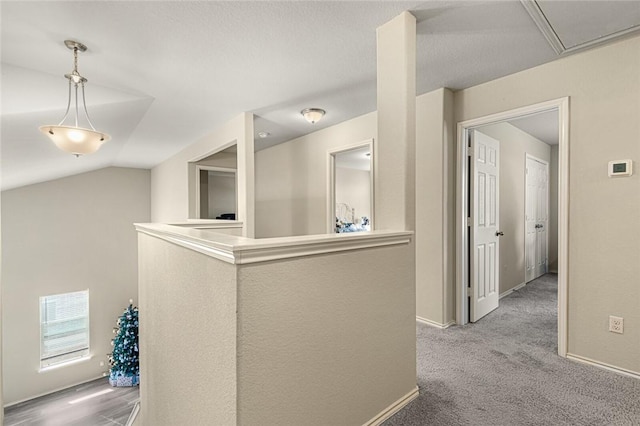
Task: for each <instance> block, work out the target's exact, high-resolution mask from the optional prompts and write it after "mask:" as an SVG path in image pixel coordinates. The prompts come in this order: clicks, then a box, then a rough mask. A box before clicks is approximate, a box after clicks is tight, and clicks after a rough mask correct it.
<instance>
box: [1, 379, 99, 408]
mask: <svg viewBox="0 0 640 426" xmlns="http://www.w3.org/2000/svg"><path fill="white" fill-rule="evenodd" d="M103 377H107V376H105V375H104V374H102V375H100V376H98V377H94V378H93V379H88V380H85V381H82V382H78V383H74V384H72V385H68V386H63V387H61V388H57V389H52V390H50V391H47V392H44V393H39V394H37V395H33V396H30V397H28V398H24V399H20V400H18V401H12V402H10V403H8V404H6V405H5V406H4V408H7V407H11V406H13V405H16V404H20V403H23V402H26V401H31V400H32V399H36V398H40V397H41V396H45V395H49V394H51V393H54V392H60V391H62V390H65V389H69V388H72V387H74V386H78V385H84V384H85V383H89V382H93V381H94V380H98V379H102V378H103Z"/></svg>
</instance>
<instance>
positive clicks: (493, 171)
mask: <svg viewBox="0 0 640 426" xmlns="http://www.w3.org/2000/svg"><path fill="white" fill-rule="evenodd" d="M470 142H471V152H472V157H471V176H473V186H472V188H470V189H471V192H472V199H473V209H472V211H471V223H472V229H471V232H470V236H471V244H470V247H471V250H472V253H470V256H469V259H470V261H471V265H470V271H471V280H470V284H471V292H470V293H471V294H470V297H471V304H470V308H471V309H470V320H471V322H476V321H478V320H479V319H480V318H482V317H483V316H485V315H487V314H488V313H489V312H491V311H493V310H494V309H496V308H497V307H498V300H499V296H500V291H499V271H500V268H499V267H498V265H499V264H500V263H499V253H500V251H499V235H500V228H499V225H500V208H499V207H500V193H499V188H500V142H499V141H497V140H495V139H493V138H490V137H489V136H487V135H485V134H483V133H480V132H479V131H477V130H473V131H471V132H470Z"/></svg>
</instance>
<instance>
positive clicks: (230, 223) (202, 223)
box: [168, 219, 243, 229]
mask: <svg viewBox="0 0 640 426" xmlns="http://www.w3.org/2000/svg"><path fill="white" fill-rule="evenodd" d="M168 225H172V226H182V227H185V228H211V229H215V228H242V225H243V223H242V222H238V221H237V220H221V219H187V221H186V222H173V223H169V224H168Z"/></svg>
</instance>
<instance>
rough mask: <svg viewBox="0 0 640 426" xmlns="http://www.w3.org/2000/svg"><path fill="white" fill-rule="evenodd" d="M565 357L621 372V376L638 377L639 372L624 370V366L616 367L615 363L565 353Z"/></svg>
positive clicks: (639, 375) (639, 376) (639, 377)
mask: <svg viewBox="0 0 640 426" xmlns="http://www.w3.org/2000/svg"><path fill="white" fill-rule="evenodd" d="M567 359H570V360H571V361H576V362H580V363H582V364H588V365H592V366H594V367H598V368H601V369H603V370H607V371H612V372H614V373H618V374H622V375H623V376H627V377H633V378H634V379H640V373H638V372H635V371H631V370H626V369H624V368H620V367H616V366H615V365H610V364H606V363H604V362H600V361H596V360H593V359H590V358H585V357H583V356H579V355H574V354H570V353H567Z"/></svg>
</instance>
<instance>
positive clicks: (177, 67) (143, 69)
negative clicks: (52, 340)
mask: <svg viewBox="0 0 640 426" xmlns="http://www.w3.org/2000/svg"><path fill="white" fill-rule="evenodd" d="M541 3H544V4H543V7H544V6H546V3H547V2H541ZM554 3H555V2H554ZM567 3H568V4H569V3H570V4H569V5H568V6H567V7H571V8H573V9H574V10H579V11H581V13H580V14H573V15H572V14H571V13H565V11H563V12H562V13H558V14H557V15H558V16H559V18H557V19H556V21H557V22H554V23H553V25H557V26H558V27H561V28H563V31H569V30H570V29H571V28H575V27H576V26H584V25H596V24H597V23H602V22H606V24H607V25H606V26H607V28H608V29H607V31H609V30H610V29H609V27H612V28H615V27H620V26H628V25H630V23H629V22H628V21H629V19H628V18H629V16H632V15H633V13H632V12H633V11H634V10H635V9H634V7H633V4H638V5H640V2H617V1H608V2H604V3H606V8H605V7H604V6H603V2H591V1H573V2H567ZM404 10H410V11H411V12H412V13H414V15H415V16H416V17H417V18H418V46H417V67H418V73H417V75H418V81H417V91H418V94H421V93H426V92H428V91H431V90H434V89H436V88H439V87H449V88H452V89H454V90H458V89H462V88H466V87H470V86H473V85H476V84H479V83H482V82H485V81H489V80H492V79H495V78H498V77H501V76H504V75H508V74H511V73H514V72H517V71H520V70H523V69H526V68H530V67H532V66H535V65H539V64H542V63H545V62H548V61H551V60H554V59H556V58H557V57H558V55H557V54H556V53H555V51H554V50H553V49H552V48H551V46H550V45H549V43H548V42H547V40H546V39H545V37H544V36H543V35H542V33H541V31H540V30H539V29H538V27H537V25H536V24H535V23H534V21H533V19H532V18H531V16H529V14H528V13H527V11H526V9H525V8H524V7H523V5H522V4H521V3H520V2H519V1H513V0H511V1H422V2H417V1H373V2H368V1H340V2H334V1H291V2H279V1H253V2H250V1H246V2H245V1H238V2H232V1H229V2H218V1H198V2H196V1H163V2H154V1H111V2H103V1H79V2H66V1H43V2H31V1H20V2H18V1H16V2H10V1H3V2H1V3H0V12H1V24H2V27H1V33H0V34H1V37H2V41H1V42H2V45H1V47H2V93H1V106H2V133H1V136H2V152H1V157H2V158H1V161H2V164H1V166H2V188H3V189H9V188H14V187H17V186H21V185H26V184H30V183H35V182H39V181H44V180H49V179H54V178H57V177H62V176H67V175H71V174H75V173H80V172H83V171H88V170H93V169H96V168H100V167H106V166H111V165H113V166H124V167H143V168H149V167H152V166H154V165H156V164H158V163H159V162H161V161H163V160H164V159H166V158H168V157H170V156H171V155H173V154H175V153H176V152H178V151H180V150H181V149H183V148H184V147H185V146H187V145H189V144H191V143H192V142H194V141H195V140H196V139H198V138H199V137H201V136H203V135H206V134H207V133H209V132H211V131H212V130H213V129H215V128H216V127H217V126H219V125H221V124H223V123H225V122H226V121H228V120H229V119H230V118H232V117H234V116H235V115H237V114H239V113H240V112H243V111H249V112H253V113H254V114H256V115H257V118H256V121H255V131H256V133H257V132H260V131H267V132H269V133H271V136H270V137H269V138H266V139H256V145H257V149H264V148H266V147H268V146H270V145H273V144H276V143H280V142H283V141H286V140H290V139H292V138H294V137H297V136H301V135H303V134H306V133H310V132H312V131H315V130H317V129H320V128H323V127H326V126H330V125H333V124H336V123H339V122H342V121H344V120H347V119H350V118H353V117H356V116H358V115H361V114H364V113H367V112H371V111H374V110H375V109H376V93H375V89H376V51H375V49H376V46H375V39H376V37H375V30H376V28H377V27H378V26H380V25H381V24H383V23H385V22H387V21H388V20H390V19H391V18H393V17H394V16H396V15H398V14H399V13H400V12H402V11H404ZM603 10H606V12H607V13H606V14H603ZM616 11H618V12H619V13H616ZM575 16H580V17H581V19H580V20H577V21H575V22H574V20H573V18H574V17H575ZM633 16H635V15H633ZM637 19H640V18H635V17H634V18H632V21H633V20H637ZM585 23H586V24H585ZM636 23H637V22H636ZM566 28H568V29H569V30H566ZM599 28H600V27H599ZM559 31H560V30H559ZM600 32H601V29H599V30H598V31H596V33H598V34H599V33H600ZM560 33H562V31H560ZM563 34H564V33H563ZM569 34H570V31H569ZM587 36H588V35H587ZM567 37H569V39H571V38H570V37H573V36H567ZM576 37H578V40H580V37H583V35H582V33H581V34H578V35H577V36H576ZM65 39H75V40H78V41H81V42H83V43H85V44H86V45H87V46H88V47H89V50H88V51H87V52H86V53H83V54H81V55H80V58H79V71H80V73H81V74H82V75H84V76H85V77H87V78H88V79H89V83H88V85H87V102H88V109H89V113H90V115H91V118H92V121H93V123H94V124H95V125H96V128H97V129H98V130H101V131H105V132H107V133H109V134H111V136H112V137H113V139H112V140H111V141H110V142H108V143H107V144H105V145H104V146H103V147H102V148H101V149H100V151H98V152H97V153H96V154H92V155H88V156H84V157H80V158H78V159H76V158H74V157H72V156H70V155H69V154H65V153H64V152H62V151H59V150H58V149H57V148H55V147H54V146H53V144H52V143H51V142H49V141H48V140H47V139H46V138H45V137H44V136H43V135H42V134H40V132H39V131H38V127H39V126H40V125H43V124H52V123H57V122H58V121H59V120H60V119H61V118H62V115H63V113H64V107H65V106H66V100H67V81H66V79H65V78H64V77H63V74H65V73H68V72H69V71H70V70H71V68H72V55H71V52H70V51H69V50H67V49H66V47H65V46H64V44H63V40H65ZM306 107H320V108H323V109H325V110H326V111H327V114H326V116H325V118H324V119H323V120H322V121H321V122H319V123H317V124H315V125H310V124H308V123H307V122H306V121H305V120H304V119H303V118H302V116H301V115H300V114H299V111H300V110H302V109H303V108H306Z"/></svg>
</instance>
